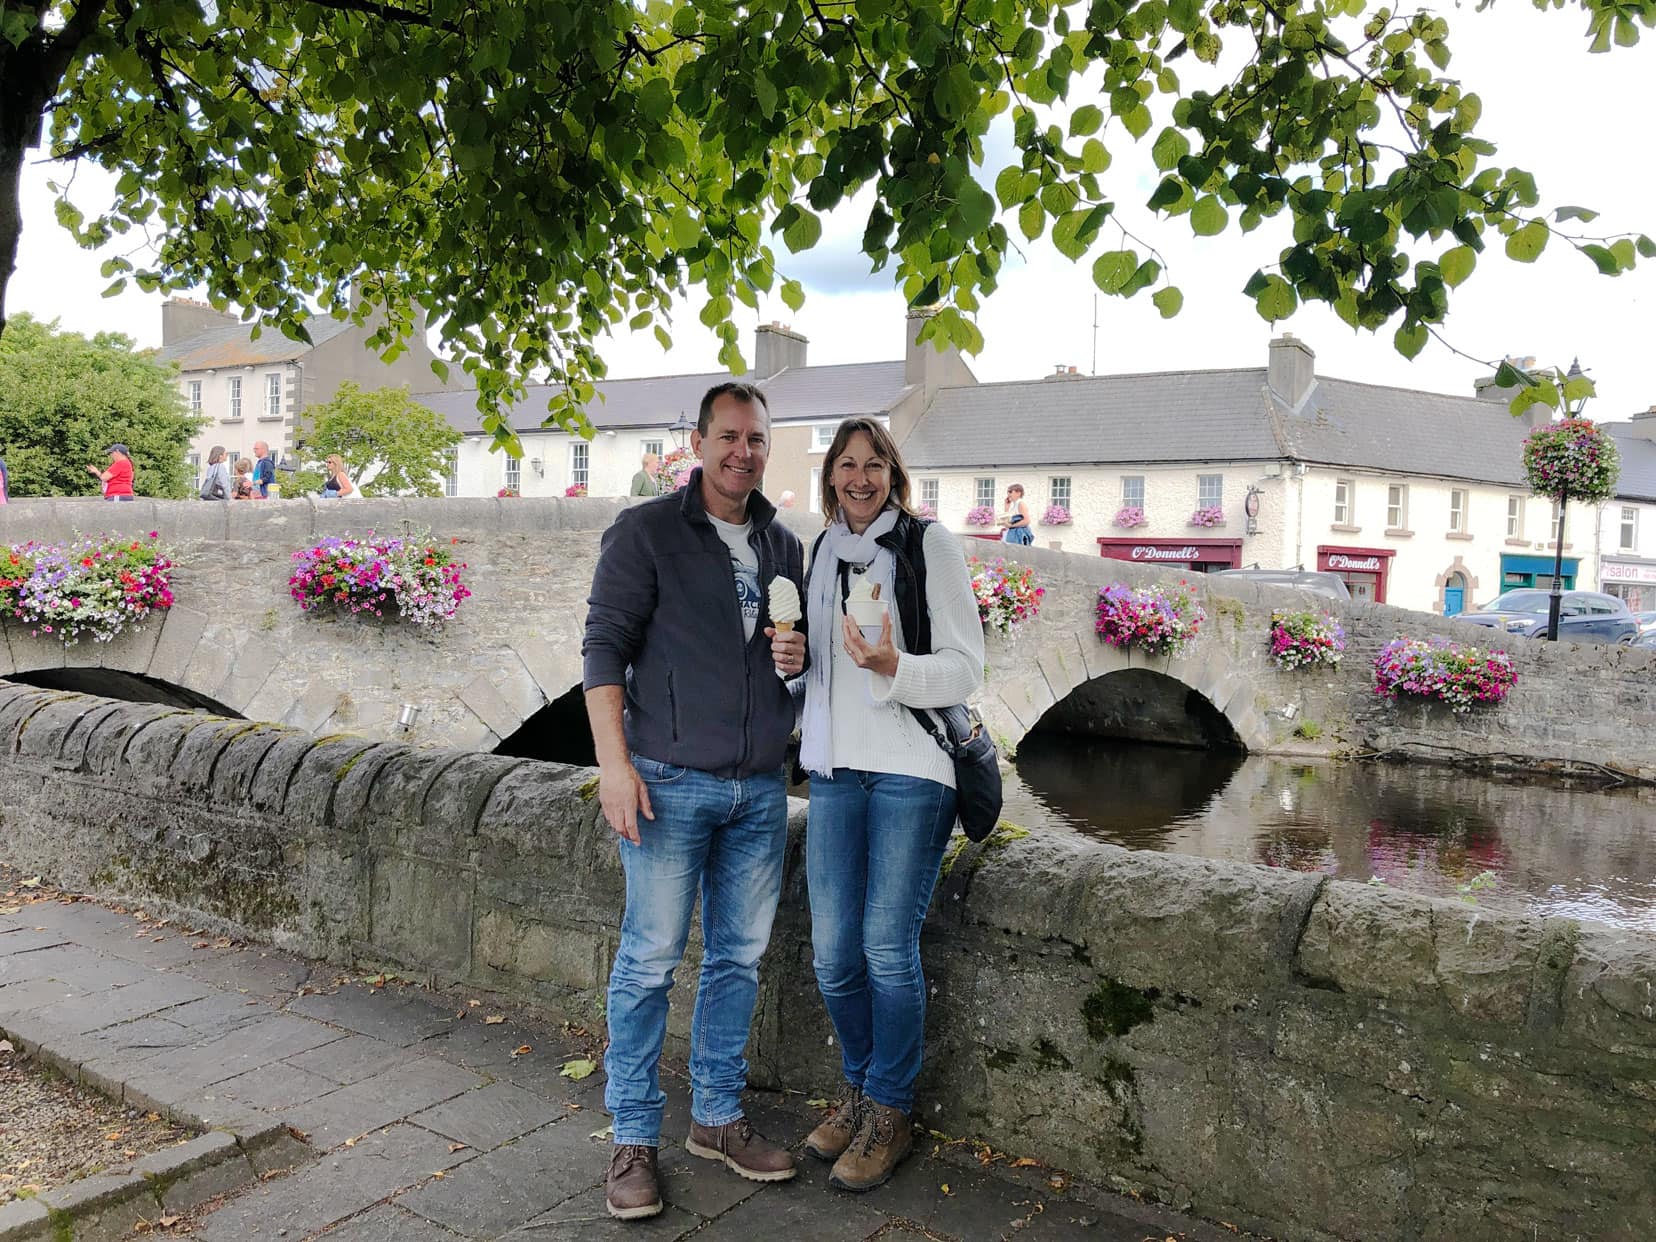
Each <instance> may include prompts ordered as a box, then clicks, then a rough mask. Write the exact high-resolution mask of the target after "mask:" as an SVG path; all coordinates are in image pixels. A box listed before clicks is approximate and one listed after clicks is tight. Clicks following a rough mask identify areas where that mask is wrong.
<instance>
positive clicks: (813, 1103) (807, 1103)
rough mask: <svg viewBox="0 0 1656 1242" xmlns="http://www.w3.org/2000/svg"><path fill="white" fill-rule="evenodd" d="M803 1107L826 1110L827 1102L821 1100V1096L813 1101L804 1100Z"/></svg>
mask: <svg viewBox="0 0 1656 1242" xmlns="http://www.w3.org/2000/svg"><path fill="white" fill-rule="evenodd" d="M805 1107H806V1108H827V1107H828V1101H827V1100H825V1099H823V1098H822V1097H821V1096H818V1097H817V1098H816V1099H814V1100H806V1101H805Z"/></svg>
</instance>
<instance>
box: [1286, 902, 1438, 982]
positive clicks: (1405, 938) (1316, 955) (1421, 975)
mask: <svg viewBox="0 0 1656 1242" xmlns="http://www.w3.org/2000/svg"><path fill="white" fill-rule="evenodd" d="M1298 967H1299V970H1300V971H1301V972H1303V974H1304V975H1306V976H1307V977H1308V978H1309V979H1310V980H1312V981H1313V983H1314V984H1315V985H1316V986H1320V987H1332V988H1334V989H1336V990H1337V991H1341V992H1348V993H1352V994H1354V995H1358V996H1374V997H1380V998H1382V999H1385V1000H1388V1001H1398V1002H1401V1003H1406V1004H1420V1005H1424V1006H1426V1007H1428V1008H1436V1006H1437V1003H1438V999H1439V994H1438V981H1437V975H1436V968H1437V944H1436V942H1435V941H1434V939H1433V935H1432V908H1431V905H1430V903H1428V902H1427V901H1425V900H1424V899H1422V898H1419V897H1414V896H1412V895H1409V894H1405V893H1394V892H1391V891H1389V890H1386V889H1378V888H1370V887H1367V886H1364V885H1358V884H1348V883H1344V882H1341V881H1334V882H1333V883H1330V884H1329V885H1328V886H1327V888H1325V889H1324V890H1323V893H1322V896H1321V897H1320V898H1319V899H1318V901H1317V904H1316V905H1315V906H1314V907H1312V910H1311V917H1310V919H1309V920H1308V921H1307V922H1306V926H1305V934H1304V936H1303V938H1302V939H1301V940H1300V944H1299V954H1298Z"/></svg>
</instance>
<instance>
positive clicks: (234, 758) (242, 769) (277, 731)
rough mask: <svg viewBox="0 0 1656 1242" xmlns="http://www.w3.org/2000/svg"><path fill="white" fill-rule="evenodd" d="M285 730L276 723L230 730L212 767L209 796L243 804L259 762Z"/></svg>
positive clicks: (251, 787)
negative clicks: (211, 793)
mask: <svg viewBox="0 0 1656 1242" xmlns="http://www.w3.org/2000/svg"><path fill="white" fill-rule="evenodd" d="M286 736H288V734H287V733H286V732H285V731H284V730H282V729H281V728H279V727H275V726H272V725H268V724H262V723H259V724H254V725H253V726H252V727H250V728H246V729H242V730H239V731H237V732H236V733H234V734H232V736H231V737H230V739H229V742H228V743H227V744H226V746H225V748H224V751H223V753H221V754H220V755H219V757H218V766H217V767H216V768H214V770H213V796H214V799H215V801H217V802H219V803H220V804H221V805H225V806H240V805H242V804H244V803H245V802H246V801H247V800H248V798H249V797H250V796H251V794H252V792H253V780H254V777H255V776H256V775H257V774H258V771H259V767H260V765H261V764H262V763H263V762H264V760H265V759H266V758H268V757H269V755H270V753H271V751H272V750H273V749H274V748H275V746H276V743H278V742H280V741H281V740H282V739H283V738H284V737H286Z"/></svg>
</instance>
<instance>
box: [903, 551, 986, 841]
mask: <svg viewBox="0 0 1656 1242" xmlns="http://www.w3.org/2000/svg"><path fill="white" fill-rule="evenodd" d="M927 525H929V523H927V522H924V521H916V522H915V523H914V525H913V531H914V532H915V533H914V535H913V536H912V537H911V538H910V540H909V544H908V548H907V549H906V552H907V556H908V561H909V565H910V567H911V568H912V570H913V571H914V578H915V585H916V587H917V588H918V591H917V594H916V598H915V614H916V617H917V619H918V622H919V629H920V631H921V632H920V633H919V634H914V635H910V634H904V635H903V637H904V638H905V639H910V640H912V645H911V647H910V650H912V651H913V652H914V654H915V655H930V654H931V626H930V625H929V624H928V623H927V621H928V618H927V605H926V552H925V538H926V527H927ZM904 706H905V707H906V706H907V704H904ZM909 711H911V712H913V713H914V718H915V719H916V720H918V721H919V722H920V725H921V727H922V728H924V729H925V730H926V732H927V733H929V734H931V737H932V741H934V742H936V743H937V744H938V746H939V747H941V748H942V750H943V753H944V754H946V755H947V756H949V758H950V759H952V760H954V773H955V816H956V818H958V819H959V820H960V828H961V831H962V832H964V833H965V834H966V836H967V838H968V839H969V840H972V841H981V840H983V839H984V838H985V837H987V836H988V835H989V834H990V833H991V832H993V831H994V830H995V825H996V824H998V823H1000V813H1001V772H1000V755H999V754H997V753H996V751H995V743H994V742H993V741H991V740H990V738H989V731H988V730H987V729H985V728H984V727H983V721H982V720H981V719H979V717H978V714H977V712H976V711H975V710H973V709H972V708H971V707H969V706H968V705H967V704H965V703H959V704H956V705H955V706H953V707H939V708H934V709H932V711H925V710H922V709H920V708H916V707H910V708H909ZM934 716H935V717H936V719H933V717H934ZM939 720H940V721H941V722H942V723H941V724H939V723H938V721H939Z"/></svg>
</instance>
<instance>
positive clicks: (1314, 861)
mask: <svg viewBox="0 0 1656 1242" xmlns="http://www.w3.org/2000/svg"><path fill="white" fill-rule="evenodd" d="M1015 768H1016V774H1015V775H1012V776H1009V778H1008V781H1007V785H1006V809H1005V811H1004V812H1003V814H1004V815H1005V818H1007V819H1008V820H1011V821H1012V822H1013V823H1016V824H1021V825H1023V826H1024V827H1027V828H1032V829H1037V828H1038V829H1046V830H1049V831H1058V832H1080V833H1084V834H1085V835H1087V836H1089V837H1092V838H1095V839H1097V840H1100V841H1108V842H1111V843H1112V844H1115V845H1122V846H1126V847H1128V848H1129V849H1147V850H1163V851H1168V852H1172V853H1180V854H1196V855H1200V856H1202V857H1204V858H1223V859H1229V860H1231V861H1233V862H1243V863H1259V864H1263V865H1265V866H1270V867H1287V868H1289V869H1291V870H1294V871H1321V872H1325V873H1327V874H1328V875H1331V876H1335V877H1338V878H1339V879H1343V880H1356V881H1359V882H1365V883H1367V882H1374V883H1384V884H1387V885H1389V886H1391V887H1393V888H1397V889H1406V890H1410V891H1414V892H1422V893H1429V894H1432V895H1434V896H1440V897H1449V898H1453V899H1456V900H1462V901H1469V902H1475V903H1476V904H1477V905H1478V906H1480V907H1484V908H1488V909H1491V910H1509V911H1519V912H1527V913H1531V914H1538V915H1561V916H1565V917H1568V918H1577V919H1584V920H1594V921H1597V922H1600V923H1608V924H1611V925H1613V926H1617V927H1626V928H1641V929H1644V930H1646V931H1656V790H1650V789H1619V790H1582V789H1573V788H1572V789H1565V788H1560V787H1558V786H1556V785H1551V784H1537V783H1533V782H1522V781H1516V780H1504V779H1495V778H1489V777H1479V776H1473V775H1469V774H1467V773H1465V772H1460V771H1456V770H1454V769H1450V768H1438V767H1430V766H1425V765H1419V764H1410V765H1392V764H1368V763H1338V762H1329V761H1306V760H1300V759H1284V758H1277V757H1272V756H1248V757H1246V758H1244V757H1242V756H1240V755H1234V754H1225V753H1221V752H1217V751H1209V750H1181V749H1178V748H1174V747H1167V746H1147V745H1137V744H1132V743H1121V742H1109V741H1101V740H1098V739H1093V738H1083V737H1072V736H1068V735H1064V734H1052V733H1048V734H1043V733H1035V734H1032V735H1030V736H1029V737H1027V738H1025V739H1024V741H1023V742H1022V743H1021V744H1020V746H1019V748H1018V755H1017V761H1016V764H1015Z"/></svg>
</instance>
